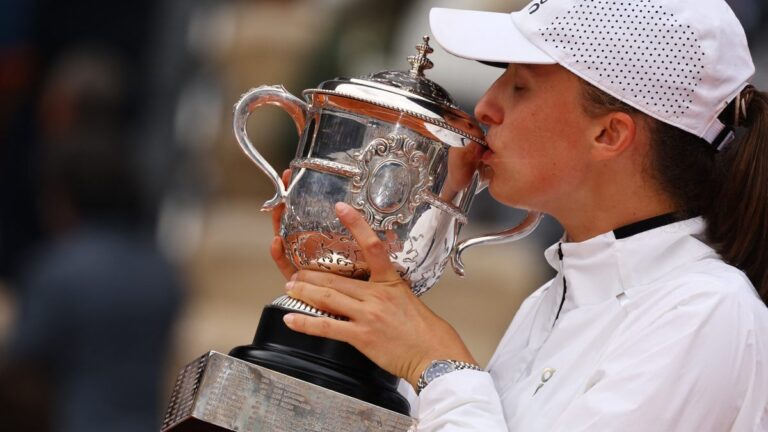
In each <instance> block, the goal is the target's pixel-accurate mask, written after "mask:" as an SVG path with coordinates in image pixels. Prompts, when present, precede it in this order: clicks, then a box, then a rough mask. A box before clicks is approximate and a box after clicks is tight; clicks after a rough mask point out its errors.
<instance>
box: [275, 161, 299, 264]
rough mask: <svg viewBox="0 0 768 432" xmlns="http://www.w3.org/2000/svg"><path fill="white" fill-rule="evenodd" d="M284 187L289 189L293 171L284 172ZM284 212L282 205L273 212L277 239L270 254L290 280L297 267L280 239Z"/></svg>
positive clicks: (283, 205)
mask: <svg viewBox="0 0 768 432" xmlns="http://www.w3.org/2000/svg"><path fill="white" fill-rule="evenodd" d="M282 179H283V185H284V186H285V187H286V188H287V187H288V185H289V184H290V183H291V170H289V169H287V170H285V171H283V175H282ZM283 211H285V204H280V205H279V206H277V207H276V208H275V209H274V210H272V230H273V231H274V233H275V238H273V239H272V244H270V246H269V254H270V255H271V256H272V259H273V260H274V261H275V264H277V268H278V269H280V273H282V274H283V276H285V278H286V279H290V278H291V276H293V274H294V273H296V267H294V266H293V263H291V261H290V260H289V259H288V258H287V257H286V256H285V248H284V247H283V239H282V238H281V237H280V218H282V217H283Z"/></svg>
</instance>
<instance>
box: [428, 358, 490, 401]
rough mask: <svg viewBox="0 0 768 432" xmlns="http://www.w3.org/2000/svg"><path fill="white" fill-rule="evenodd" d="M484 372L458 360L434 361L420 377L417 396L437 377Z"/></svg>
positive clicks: (474, 365)
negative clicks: (465, 370) (458, 373)
mask: <svg viewBox="0 0 768 432" xmlns="http://www.w3.org/2000/svg"><path fill="white" fill-rule="evenodd" d="M464 369H469V370H477V371H481V370H483V369H482V368H481V367H480V366H478V365H476V364H472V363H467V362H463V361H458V360H434V361H433V362H432V363H430V364H429V366H427V368H426V369H424V372H422V373H421V376H420V377H419V382H418V383H417V384H416V394H419V393H421V391H422V390H424V387H426V386H427V385H429V383H431V382H432V381H434V380H435V378H437V377H441V376H443V375H445V374H448V373H451V372H455V371H458V370H464Z"/></svg>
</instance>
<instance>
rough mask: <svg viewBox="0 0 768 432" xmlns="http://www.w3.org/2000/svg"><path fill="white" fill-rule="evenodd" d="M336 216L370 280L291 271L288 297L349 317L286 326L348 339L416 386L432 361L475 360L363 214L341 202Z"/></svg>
mask: <svg viewBox="0 0 768 432" xmlns="http://www.w3.org/2000/svg"><path fill="white" fill-rule="evenodd" d="M336 214H337V215H338V217H339V220H340V221H341V222H342V223H343V224H344V226H346V227H347V229H348V230H349V232H350V233H351V234H352V236H353V237H354V238H355V240H356V241H357V243H358V245H359V247H360V249H361V251H362V253H363V256H364V258H365V261H366V262H367V263H368V266H369V269H370V273H371V276H370V279H369V280H368V281H361V280H355V279H349V278H345V277H342V276H338V275H335V274H332V273H324V272H317V271H309V270H301V271H298V272H295V273H292V276H291V280H290V281H289V282H288V283H287V284H286V290H287V292H288V295H290V296H291V297H293V298H296V299H300V300H302V301H304V302H306V303H308V304H310V305H312V306H314V307H316V308H318V309H321V310H324V311H327V312H329V313H332V314H334V315H341V316H344V317H347V318H348V319H349V320H348V321H341V320H335V319H332V318H325V317H313V316H308V315H305V314H300V313H291V314H287V315H285V323H286V325H288V327H289V328H291V329H292V330H294V331H297V332H301V333H306V334H309V335H314V336H321V337H327V338H331V339H336V340H340V341H344V342H347V343H349V344H351V345H352V346H354V347H355V348H357V349H358V350H359V351H360V352H362V353H363V354H365V355H366V356H367V357H368V358H369V359H371V360H372V361H373V362H374V363H376V364H377V365H379V366H380V367H381V368H383V369H385V370H386V371H388V372H389V373H392V374H394V375H396V376H398V377H401V378H404V379H406V380H407V381H408V382H409V383H410V384H411V385H412V386H414V388H415V387H416V383H417V382H418V379H419V376H420V375H421V373H422V371H423V370H424V369H425V368H426V367H427V366H428V365H429V363H430V362H431V361H433V360H438V359H453V360H459V361H465V362H469V363H475V360H474V359H473V358H472V355H471V354H470V353H469V350H468V349H467V347H466V346H465V345H464V343H463V342H462V341H461V338H460V337H459V335H458V334H457V333H456V331H455V330H454V329H453V328H452V327H451V326H450V325H449V324H448V323H447V322H446V321H444V320H443V319H441V318H440V317H438V316H437V315H435V314H434V313H433V312H432V311H431V310H429V308H427V307H426V306H425V305H424V304H423V303H422V302H421V301H420V300H419V299H418V298H417V297H416V296H415V295H413V293H412V292H411V288H410V286H409V285H408V283H406V282H405V281H403V280H402V279H401V278H400V275H399V274H398V273H397V271H396V270H395V267H394V266H393V265H392V263H391V262H390V260H389V256H388V254H387V251H386V247H385V245H384V244H383V243H382V242H381V240H380V239H379V238H378V236H377V235H376V233H374V231H373V230H372V229H371V227H370V226H369V225H368V223H367V222H366V221H365V219H364V218H363V216H362V215H361V214H360V213H359V212H358V211H356V210H355V209H354V208H352V207H350V206H349V205H346V204H343V203H338V204H336ZM273 249H274V247H273ZM280 250H282V246H281V248H280ZM273 257H274V254H273ZM275 260H276V261H278V260H277V258H275ZM286 261H287V260H286ZM278 266H280V267H281V270H283V273H284V274H286V275H287V274H288V271H289V270H288V269H287V267H285V266H284V265H283V264H281V263H279V262H278ZM291 268H292V267H291ZM294 271H295V270H294Z"/></svg>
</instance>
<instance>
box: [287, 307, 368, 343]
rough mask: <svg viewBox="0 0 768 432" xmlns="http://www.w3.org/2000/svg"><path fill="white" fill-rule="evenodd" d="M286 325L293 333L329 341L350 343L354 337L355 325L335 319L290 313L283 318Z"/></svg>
mask: <svg viewBox="0 0 768 432" xmlns="http://www.w3.org/2000/svg"><path fill="white" fill-rule="evenodd" d="M283 321H284V322H285V325H287V326H288V328H290V329H291V330H293V331H297V332H299V333H304V334H308V335H310V336H320V337H325V338H329V339H335V340H340V341H343V342H350V340H351V339H352V338H353V335H354V327H353V324H352V323H350V322H348V321H341V320H337V319H333V318H326V317H316V316H310V315H306V314H302V313H289V314H286V315H284V316H283Z"/></svg>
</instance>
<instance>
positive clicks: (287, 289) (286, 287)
mask: <svg viewBox="0 0 768 432" xmlns="http://www.w3.org/2000/svg"><path fill="white" fill-rule="evenodd" d="M292 288H293V281H290V282H288V283H287V284H285V291H286V292H291V289H292Z"/></svg>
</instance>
